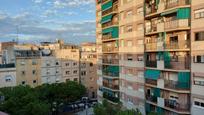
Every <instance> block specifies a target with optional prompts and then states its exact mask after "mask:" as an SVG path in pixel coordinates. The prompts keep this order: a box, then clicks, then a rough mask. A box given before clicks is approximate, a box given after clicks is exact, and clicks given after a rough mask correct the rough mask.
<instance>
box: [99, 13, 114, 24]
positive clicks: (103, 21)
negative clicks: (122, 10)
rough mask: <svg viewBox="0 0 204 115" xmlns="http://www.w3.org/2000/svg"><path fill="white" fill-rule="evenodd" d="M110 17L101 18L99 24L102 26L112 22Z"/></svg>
mask: <svg viewBox="0 0 204 115" xmlns="http://www.w3.org/2000/svg"><path fill="white" fill-rule="evenodd" d="M112 17H113V15H112V14H110V15H108V16H105V17H103V18H102V19H101V24H104V23H107V22H110V21H111V20H112Z"/></svg>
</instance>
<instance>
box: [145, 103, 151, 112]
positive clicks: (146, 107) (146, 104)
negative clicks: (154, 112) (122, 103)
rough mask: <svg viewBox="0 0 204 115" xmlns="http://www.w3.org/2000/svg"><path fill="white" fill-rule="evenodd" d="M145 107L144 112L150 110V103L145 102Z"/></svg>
mask: <svg viewBox="0 0 204 115" xmlns="http://www.w3.org/2000/svg"><path fill="white" fill-rule="evenodd" d="M145 109H146V112H147V113H149V112H151V106H150V104H148V103H145Z"/></svg>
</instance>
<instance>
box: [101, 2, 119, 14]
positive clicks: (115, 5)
mask: <svg viewBox="0 0 204 115" xmlns="http://www.w3.org/2000/svg"><path fill="white" fill-rule="evenodd" d="M117 12H118V2H114V3H113V6H112V7H111V8H110V9H108V10H105V11H102V16H104V15H107V14H110V13H117Z"/></svg>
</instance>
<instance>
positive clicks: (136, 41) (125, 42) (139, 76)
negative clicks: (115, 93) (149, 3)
mask: <svg viewBox="0 0 204 115" xmlns="http://www.w3.org/2000/svg"><path fill="white" fill-rule="evenodd" d="M143 4H144V3H143V0H119V4H118V10H119V14H118V15H119V57H117V56H115V58H114V55H113V58H112V59H113V60H111V61H112V62H113V61H116V60H117V61H118V60H119V66H120V101H121V102H122V103H123V105H124V107H126V108H127V109H139V110H140V112H141V113H143V114H145V95H144V59H143V57H144V28H143V25H144V12H143Z"/></svg>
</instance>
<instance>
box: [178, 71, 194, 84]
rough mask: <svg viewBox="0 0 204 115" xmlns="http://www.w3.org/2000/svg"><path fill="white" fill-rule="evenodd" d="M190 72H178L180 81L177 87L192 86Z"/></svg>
mask: <svg viewBox="0 0 204 115" xmlns="http://www.w3.org/2000/svg"><path fill="white" fill-rule="evenodd" d="M190 79H191V77H190V73H189V72H179V73H178V82H179V84H178V85H177V87H179V88H190Z"/></svg>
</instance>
